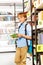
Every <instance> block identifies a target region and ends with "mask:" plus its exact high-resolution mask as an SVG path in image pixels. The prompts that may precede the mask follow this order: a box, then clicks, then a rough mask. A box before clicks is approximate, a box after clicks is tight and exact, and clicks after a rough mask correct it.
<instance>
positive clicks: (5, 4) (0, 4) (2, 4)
mask: <svg viewBox="0 0 43 65" xmlns="http://www.w3.org/2000/svg"><path fill="white" fill-rule="evenodd" d="M14 5H15V3H0V6H14Z"/></svg>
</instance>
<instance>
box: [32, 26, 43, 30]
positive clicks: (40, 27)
mask: <svg viewBox="0 0 43 65" xmlns="http://www.w3.org/2000/svg"><path fill="white" fill-rule="evenodd" d="M42 28H43V25H41V26H39V25H37V29H42ZM33 30H35V26H33Z"/></svg>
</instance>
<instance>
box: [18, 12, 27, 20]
mask: <svg viewBox="0 0 43 65" xmlns="http://www.w3.org/2000/svg"><path fill="white" fill-rule="evenodd" d="M19 15H20V17H24V18H26V20H27V12H21V13H19V14H18V15H17V17H18V16H19Z"/></svg>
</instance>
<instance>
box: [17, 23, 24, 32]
mask: <svg viewBox="0 0 43 65" xmlns="http://www.w3.org/2000/svg"><path fill="white" fill-rule="evenodd" d="M22 24H23V23H21V24H20V26H19V28H18V31H19V29H20V27H21V26H22Z"/></svg>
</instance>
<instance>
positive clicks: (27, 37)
mask: <svg viewBox="0 0 43 65" xmlns="http://www.w3.org/2000/svg"><path fill="white" fill-rule="evenodd" d="M22 37H23V38H26V39H28V40H31V39H32V37H31V36H28V35H22Z"/></svg>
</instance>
